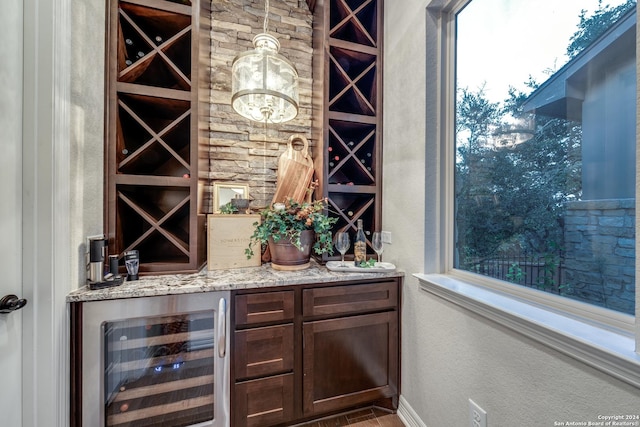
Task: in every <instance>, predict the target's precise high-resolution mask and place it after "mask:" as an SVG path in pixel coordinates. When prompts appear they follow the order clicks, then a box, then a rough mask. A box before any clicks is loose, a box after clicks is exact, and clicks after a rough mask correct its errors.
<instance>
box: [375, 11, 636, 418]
mask: <svg viewBox="0 0 640 427" xmlns="http://www.w3.org/2000/svg"><path fill="white" fill-rule="evenodd" d="M427 3H428V1H427V0H406V1H404V2H403V6H402V7H390V6H389V2H387V7H386V8H385V45H384V49H385V57H384V65H385V69H384V75H385V79H384V112H385V115H384V188H383V228H384V229H385V230H390V231H391V232H392V233H393V244H392V245H388V247H387V248H386V249H385V258H386V261H390V262H394V263H396V264H397V265H398V266H399V267H400V268H401V269H402V270H404V271H405V272H406V274H407V275H406V278H405V286H404V290H403V301H402V303H403V313H402V383H401V384H402V396H403V398H404V399H405V400H406V401H407V403H408V404H409V406H410V407H411V408H412V409H413V410H414V411H415V412H416V413H417V415H418V416H419V418H420V419H421V420H422V422H424V423H425V424H426V425H427V426H428V427H449V426H466V425H468V423H469V416H468V399H469V398H471V399H473V400H474V401H475V402H477V403H478V404H479V405H480V406H481V407H482V408H483V409H485V410H486V411H487V413H488V424H489V425H490V426H491V427H511V426H522V427H544V426H553V425H554V422H556V421H557V422H567V421H597V416H598V415H607V414H617V413H625V414H627V413H637V412H638V408H640V390H638V389H636V388H634V387H632V386H629V385H627V384H626V383H623V382H620V381H618V380H616V379H614V378H612V377H609V376H607V375H605V374H602V373H601V372H600V371H597V370H595V369H592V368H590V367H588V366H586V365H584V364H582V363H580V362H578V361H576V360H573V359H571V358H569V357H566V356H564V355H563V354H560V353H558V352H556V351H554V350H551V349H549V348H547V347H545V346H543V345H540V344H538V343H537V342H534V341H532V340H530V339H527V338H525V337H523V336H520V335H518V334H516V333H514V332H512V331H511V330H508V329H506V328H504V327H502V326H501V325H499V324H497V323H495V322H492V321H489V320H486V319H484V318H482V317H479V316H477V315H475V314H473V313H471V312H468V311H467V310H465V309H462V308H460V307H458V306H455V305H452V304H450V303H448V302H445V301H443V300H441V299H439V298H438V297H435V296H433V295H431V294H427V293H426V292H424V291H421V290H420V289H419V285H418V282H417V280H416V279H415V278H413V277H412V276H411V274H412V273H422V272H427V273H428V272H436V271H438V268H437V265H438V258H437V253H436V250H435V249H436V246H435V242H436V241H437V237H438V230H439V229H438V227H436V226H435V225H434V224H436V221H437V219H438V216H437V215H438V211H437V209H436V206H435V204H436V203H437V200H436V197H435V196H436V189H437V186H438V185H439V170H438V154H439V153H438V149H437V147H435V146H433V145H431V146H429V145H426V143H425V141H426V134H427V133H428V132H429V131H430V129H425V125H424V122H425V115H426V113H427V112H426V109H427V105H426V104H425V87H426V86H425V84H426V78H427V76H426V72H427V71H426V70H427V69H428V68H431V69H430V72H435V70H434V69H433V67H434V65H433V64H434V62H433V58H426V54H425V34H426V30H425V22H426V19H427V18H426V10H425V7H426V4H427ZM425 223H427V224H429V225H428V226H425ZM425 253H426V256H424V254H425Z"/></svg>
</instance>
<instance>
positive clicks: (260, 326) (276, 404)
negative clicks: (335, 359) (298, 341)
mask: <svg viewBox="0 0 640 427" xmlns="http://www.w3.org/2000/svg"><path fill="white" fill-rule="evenodd" d="M232 298H233V313H232V318H233V322H232V323H233V325H234V327H233V331H234V332H233V334H232V348H233V354H232V358H233V362H232V376H231V377H232V379H231V389H232V392H231V395H232V396H233V400H232V404H231V408H232V409H231V412H232V420H231V425H234V426H242V427H244V426H247V427H249V426H256V427H257V426H268V425H277V424H282V423H286V422H288V421H289V420H291V419H293V413H294V402H293V400H292V398H291V397H292V396H293V394H294V380H295V377H294V356H295V352H294V348H295V345H294V326H293V320H294V292H293V291H292V290H284V291H274V292H264V291H261V292H255V293H249V294H240V295H232Z"/></svg>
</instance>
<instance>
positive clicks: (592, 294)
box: [565, 199, 635, 314]
mask: <svg viewBox="0 0 640 427" xmlns="http://www.w3.org/2000/svg"><path fill="white" fill-rule="evenodd" d="M565 246H566V247H565V274H566V277H565V286H566V289H565V292H566V293H567V294H568V296H572V295H574V296H577V297H579V298H580V299H582V300H586V301H589V302H592V303H593V304H596V305H601V306H605V307H608V308H611V309H614V310H618V311H622V312H625V313H629V314H633V310H634V301H635V199H611V200H587V201H580V202H571V203H568V204H567V210H566V214H565Z"/></svg>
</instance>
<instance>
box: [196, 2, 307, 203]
mask: <svg viewBox="0 0 640 427" xmlns="http://www.w3.org/2000/svg"><path fill="white" fill-rule="evenodd" d="M211 9H212V17H211V58H210V61H211V69H210V103H209V105H208V108H209V117H208V120H209V124H208V125H209V126H208V147H206V146H205V147H204V148H203V149H201V153H200V157H201V162H204V163H205V164H206V163H208V164H209V167H208V170H207V168H205V170H204V174H201V178H202V179H203V180H205V181H206V182H207V184H210V183H212V182H214V181H215V182H237V183H246V184H248V185H249V189H250V196H251V198H252V199H253V202H252V204H251V206H252V207H258V208H259V207H263V206H266V205H268V204H269V203H271V198H272V197H273V193H274V190H275V181H276V167H277V160H278V157H279V156H280V154H281V153H282V152H283V151H284V148H285V147H286V144H287V140H288V139H289V136H290V135H292V134H294V133H299V134H302V135H304V136H306V137H307V139H309V141H310V144H311V145H314V142H313V141H312V140H311V118H312V111H311V88H312V76H311V61H312V54H313V47H312V14H311V12H310V11H309V8H308V6H307V3H306V2H305V1H304V0H270V1H269V28H268V31H269V33H270V34H273V35H274V36H276V37H277V38H278V40H279V42H280V45H281V48H280V54H281V55H283V56H285V57H286V58H288V59H289V60H290V61H291V62H293V63H294V65H295V66H296V68H297V70H298V74H299V77H300V80H299V92H300V107H299V113H298V116H297V117H296V118H295V119H294V120H292V121H290V122H287V123H284V124H281V125H274V124H269V125H268V126H266V128H265V126H264V125H263V124H261V123H254V122H251V121H249V120H247V119H245V118H243V117H241V116H240V115H238V114H237V113H235V112H234V111H233V109H232V108H231V65H232V63H233V59H234V58H235V56H236V55H237V54H238V53H240V52H244V51H247V50H250V49H252V47H253V45H252V40H253V37H254V36H255V35H256V34H258V33H261V32H262V25H263V20H264V2H263V0H258V1H250V0H213V1H212V4H211ZM206 140H207V138H205V141H206ZM203 175H204V176H203ZM210 191H211V188H210V186H209V185H206V187H205V197H204V199H205V201H206V200H210ZM206 206H207V203H206V202H205V211H206V210H207V208H206Z"/></svg>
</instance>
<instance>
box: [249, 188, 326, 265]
mask: <svg viewBox="0 0 640 427" xmlns="http://www.w3.org/2000/svg"><path fill="white" fill-rule="evenodd" d="M325 207H326V200H316V201H315V202H313V203H297V202H295V201H294V200H292V199H291V200H289V201H288V202H287V203H286V204H285V203H274V204H273V205H272V206H271V207H269V208H267V209H264V210H263V211H262V212H261V215H262V222H256V223H254V226H255V227H256V228H255V230H254V232H253V234H252V235H251V241H250V242H249V247H248V248H246V249H245V255H247V258H251V257H252V256H253V255H254V253H253V245H254V244H258V243H259V244H260V245H261V247H262V246H263V245H266V244H267V242H268V241H269V238H272V239H273V240H274V241H275V242H277V241H279V240H280V239H290V240H291V243H293V245H294V246H296V247H297V248H298V249H300V248H301V243H300V233H301V232H302V231H304V230H313V231H314V232H315V235H316V241H315V243H314V245H313V251H314V252H315V253H316V254H318V255H320V254H323V253H329V254H333V241H332V240H331V229H332V226H333V224H334V223H335V222H336V221H337V218H330V217H329V216H327V215H326V214H325V213H324V210H325Z"/></svg>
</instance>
